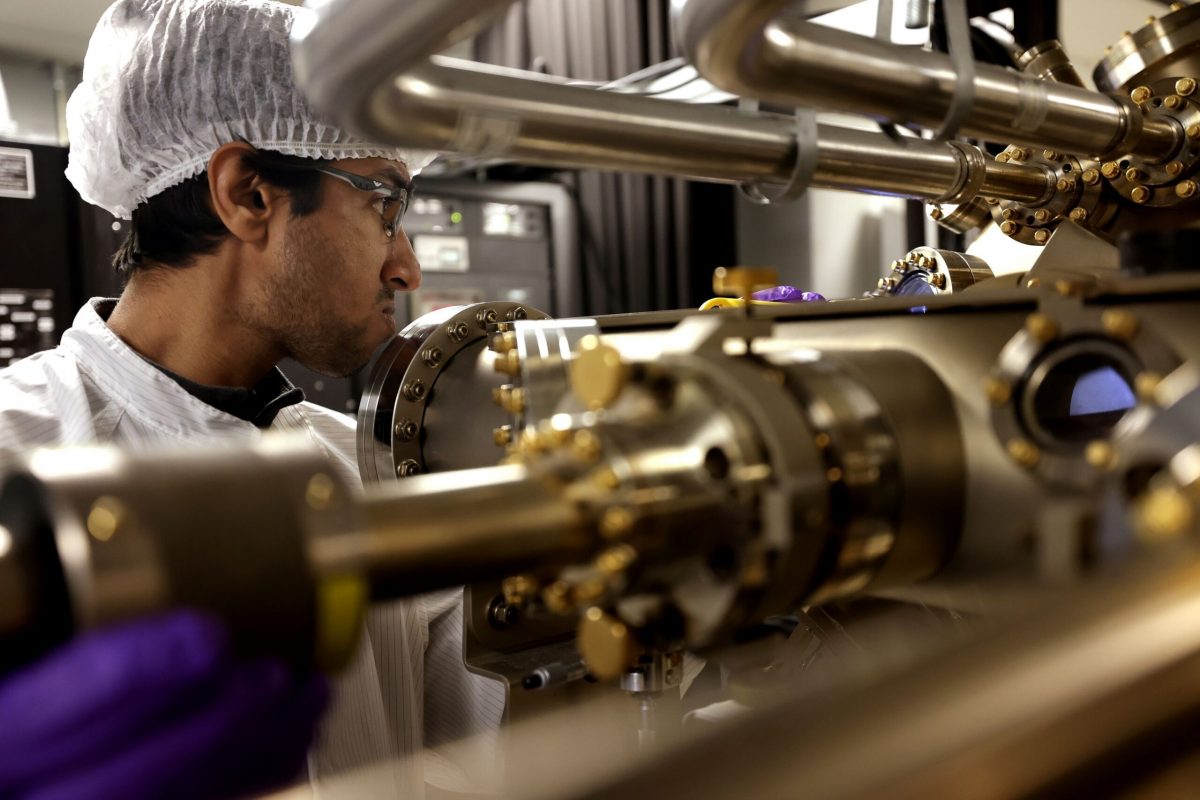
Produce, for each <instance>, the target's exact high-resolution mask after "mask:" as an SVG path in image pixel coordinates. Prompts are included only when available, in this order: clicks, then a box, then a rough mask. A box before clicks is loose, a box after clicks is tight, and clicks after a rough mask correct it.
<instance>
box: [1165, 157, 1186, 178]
mask: <svg viewBox="0 0 1200 800" xmlns="http://www.w3.org/2000/svg"><path fill="white" fill-rule="evenodd" d="M1166 169H1167V174H1168V175H1170V176H1171V177H1172V178H1178V177H1179V176H1180V175H1182V174H1183V162H1181V161H1172V162H1171V163H1170V164H1167V167H1166Z"/></svg>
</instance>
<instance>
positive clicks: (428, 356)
mask: <svg viewBox="0 0 1200 800" xmlns="http://www.w3.org/2000/svg"><path fill="white" fill-rule="evenodd" d="M421 360H422V361H424V362H425V366H427V367H429V368H430V369H437V366H438V364H441V363H442V348H440V347H427V348H425V349H424V350H423V351H421Z"/></svg>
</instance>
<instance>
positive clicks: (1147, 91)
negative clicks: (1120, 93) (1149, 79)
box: [1129, 86, 1154, 105]
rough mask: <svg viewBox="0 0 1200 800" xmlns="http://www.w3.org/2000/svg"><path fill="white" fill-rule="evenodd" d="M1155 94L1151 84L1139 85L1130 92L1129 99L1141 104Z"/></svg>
mask: <svg viewBox="0 0 1200 800" xmlns="http://www.w3.org/2000/svg"><path fill="white" fill-rule="evenodd" d="M1153 96H1154V90H1153V89H1151V88H1150V87H1149V86H1139V87H1137V88H1136V89H1134V90H1133V91H1132V92H1130V93H1129V99H1130V100H1132V101H1133V102H1135V103H1137V104H1138V105H1141V104H1142V103H1144V102H1146V101H1147V100H1149V99H1150V98H1151V97H1153Z"/></svg>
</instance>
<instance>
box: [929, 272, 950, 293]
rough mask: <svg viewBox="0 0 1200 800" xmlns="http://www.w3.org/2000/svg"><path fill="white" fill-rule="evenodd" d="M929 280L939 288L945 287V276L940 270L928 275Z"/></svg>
mask: <svg viewBox="0 0 1200 800" xmlns="http://www.w3.org/2000/svg"><path fill="white" fill-rule="evenodd" d="M929 282H930V283H932V284H933V285H934V286H936V287H937V288H939V289H945V288H946V276H945V275H943V274H942V273H940V272H935V273H933V274H932V275H930V276H929Z"/></svg>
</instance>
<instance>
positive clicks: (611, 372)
mask: <svg viewBox="0 0 1200 800" xmlns="http://www.w3.org/2000/svg"><path fill="white" fill-rule="evenodd" d="M627 372H628V371H627V369H626V367H625V364H624V363H623V362H622V361H621V354H620V352H618V351H617V349H616V348H615V347H613V346H612V345H609V344H605V343H604V342H602V341H601V340H600V337H599V336H596V335H594V334H592V335H588V336H585V337H583V339H581V340H580V342H579V347H578V351H577V352H576V354H575V358H573V359H571V391H572V392H573V393H574V394H575V397H576V398H577V399H578V400H579V402H581V403H583V404H584V406H586V407H587V408H589V409H591V410H592V411H598V410H600V409H602V408H607V407H608V406H609V405H611V404H612V403H613V401H615V400H616V399H617V397H619V396H620V394H621V390H622V389H624V388H625V379H626V377H627Z"/></svg>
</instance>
